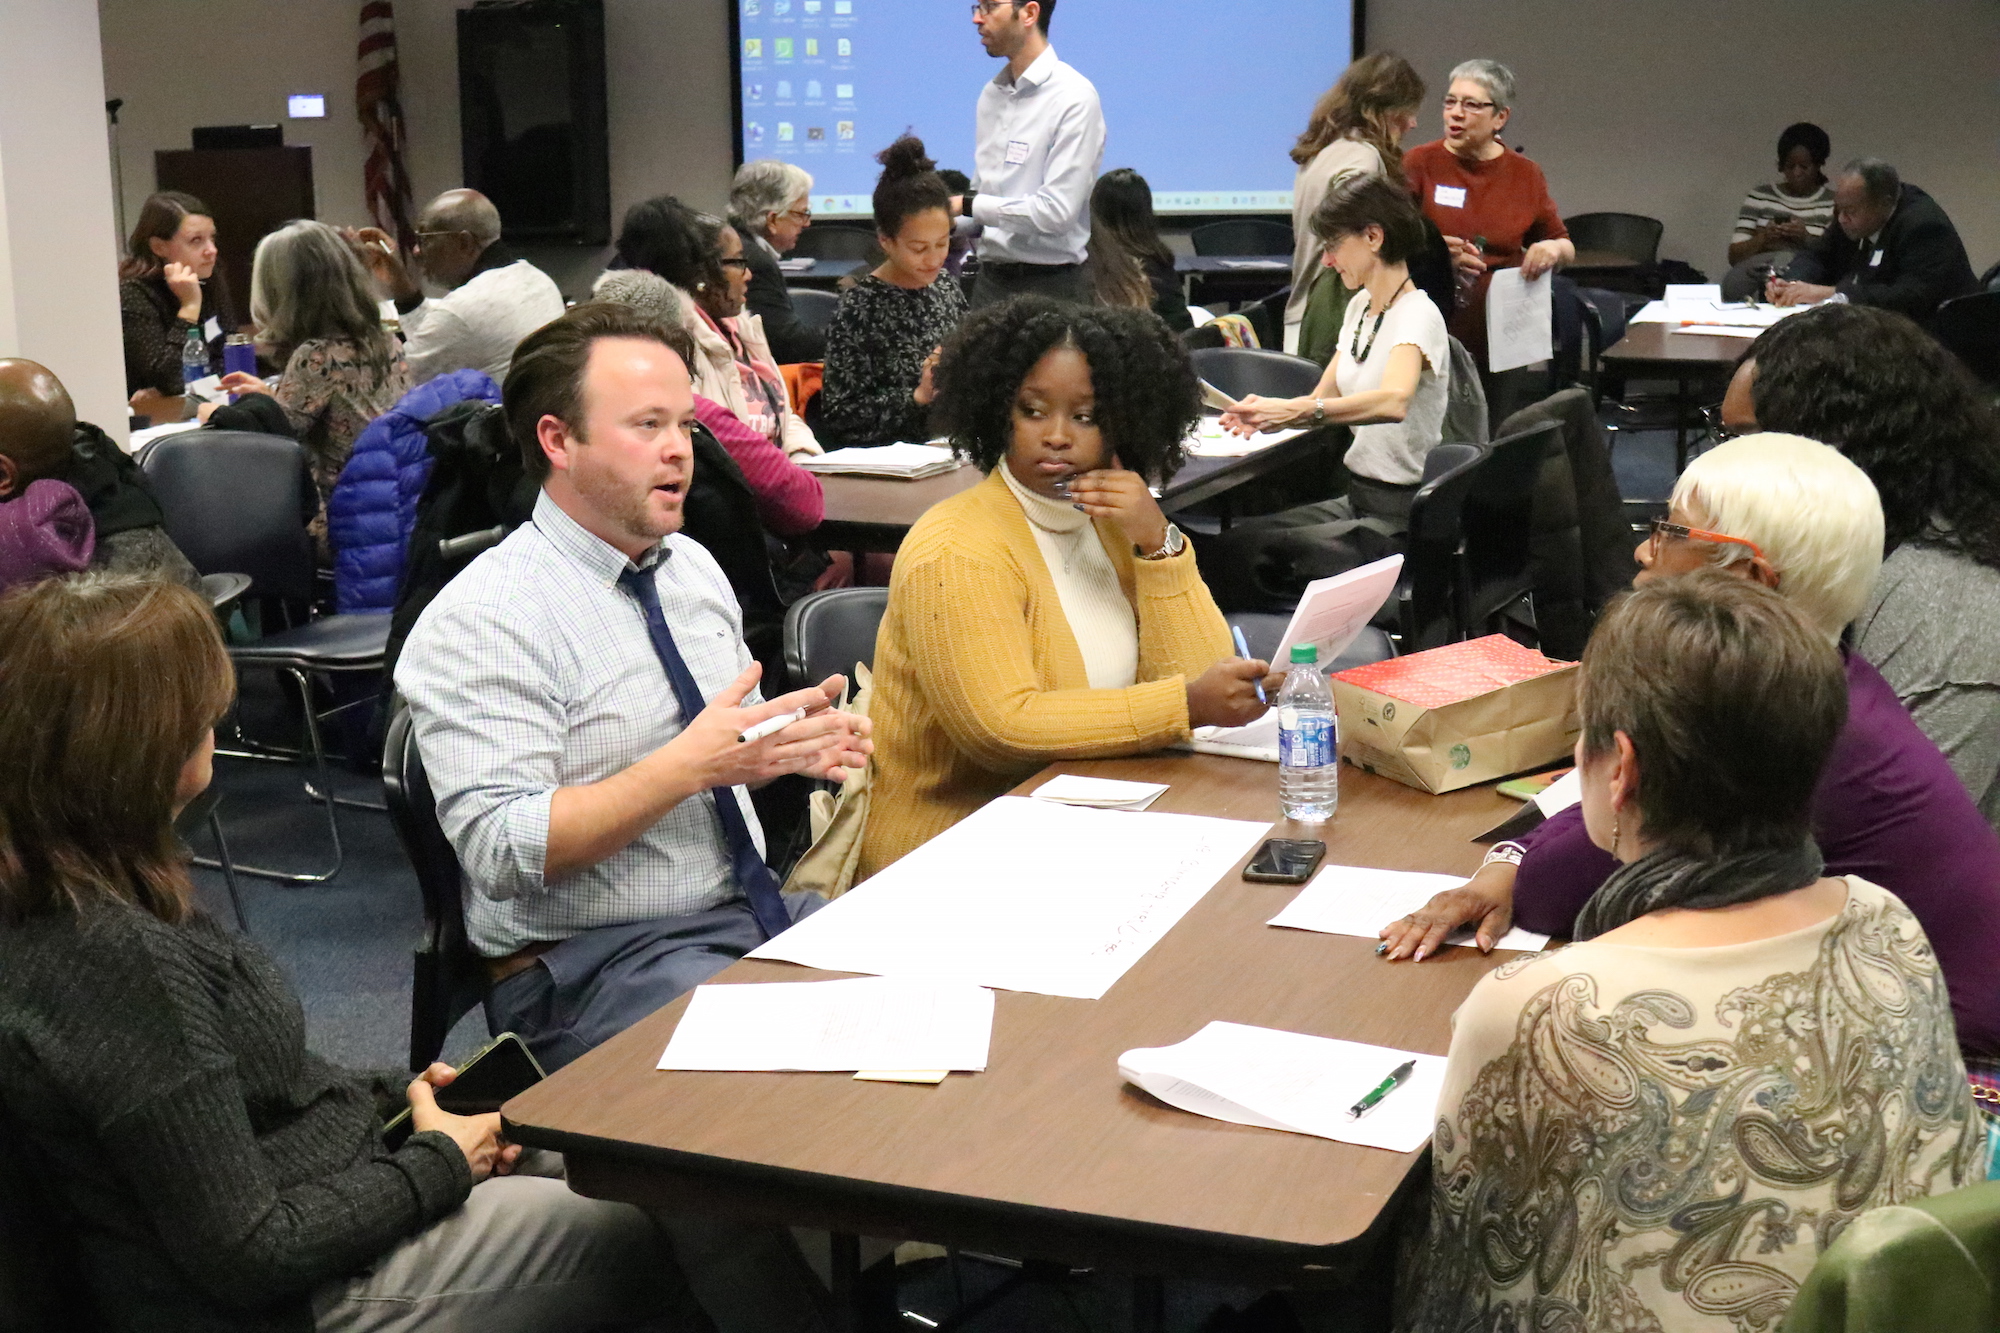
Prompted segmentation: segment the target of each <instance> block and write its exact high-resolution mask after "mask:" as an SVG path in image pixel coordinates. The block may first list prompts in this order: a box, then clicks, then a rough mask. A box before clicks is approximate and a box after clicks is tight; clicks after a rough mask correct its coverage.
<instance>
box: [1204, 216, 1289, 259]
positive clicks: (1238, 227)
mask: <svg viewBox="0 0 2000 1333" xmlns="http://www.w3.org/2000/svg"><path fill="white" fill-rule="evenodd" d="M1188 241H1189V243H1190V244H1192V245H1193V246H1194V252H1195V253H1196V254H1198V255H1288V254H1290V253H1291V252H1292V227H1291V224H1290V223H1289V222H1272V221H1270V220H1269V219H1267V218H1229V219H1228V220H1226V221H1223V222H1211V223H1208V224H1207V225H1205V226H1200V227H1196V228H1194V229H1193V230H1192V231H1190V232H1189V233H1188Z"/></svg>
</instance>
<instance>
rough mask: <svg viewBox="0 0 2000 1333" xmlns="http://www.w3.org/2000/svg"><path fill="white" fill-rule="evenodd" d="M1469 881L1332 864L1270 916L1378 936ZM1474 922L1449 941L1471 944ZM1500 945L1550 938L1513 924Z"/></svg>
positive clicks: (1300, 926) (1529, 946)
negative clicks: (1396, 922)
mask: <svg viewBox="0 0 2000 1333" xmlns="http://www.w3.org/2000/svg"><path fill="white" fill-rule="evenodd" d="M1464 883H1465V876H1463V875H1426V874H1419V873H1417V872H1415V871H1409V870H1376V869H1374V868H1372V867H1370V866H1328V867H1326V868H1325V869H1324V870H1322V871H1320V872H1319V874H1317V875H1315V876H1314V877H1313V881H1312V883H1310V884H1308V885H1306V886H1305V887H1304V888H1303V889H1300V890H1299V892H1298V895H1297V896H1296V897H1294V898H1293V899H1292V900H1291V902H1289V903H1287V904H1286V905H1285V910H1284V911H1282V912H1280V913H1278V914H1277V915H1276V916H1274V917H1272V918H1271V921H1270V924H1272V925H1274V926H1284V927H1287V928H1289V929H1291V930H1312V931H1318V932H1319V933H1320V934H1322V935H1355V936H1359V937H1360V938H1362V939H1365V940H1372V939H1375V938H1377V937H1378V935H1379V933H1380V931H1381V929H1382V927H1384V926H1386V925H1388V924H1389V923H1390V922H1391V921H1394V920H1396V919H1397V918H1399V917H1405V916H1408V915H1409V914H1410V913H1412V912H1414V911H1416V910H1417V909H1419V908H1421V907H1422V906H1423V905H1424V904H1425V903H1427V902H1429V901H1430V900H1431V899H1432V898H1433V897H1434V896H1436V895H1437V894H1440V893H1442V892H1444V891H1445V890H1446V889H1456V888H1458V887H1460V886H1461V885H1463V884H1464ZM1476 933H1477V931H1476V928H1475V927H1466V928H1465V929H1462V930H1459V931H1457V932H1455V933H1454V934H1453V935H1452V936H1451V937H1450V938H1449V939H1447V940H1446V941H1445V942H1446V943H1447V944H1470V943H1471V942H1472V940H1473V937H1474V935H1475V934H1476ZM1493 947H1494V948H1496V949H1521V950H1524V951H1526V952H1529V953H1534V952H1537V951H1539V950H1542V949H1546V948H1548V947H1549V937H1548V936H1546V935H1537V934H1536V933H1535V932H1534V931H1532V930H1522V929H1521V928H1520V927H1519V926H1516V927H1514V928H1513V929H1512V930H1510V931H1508V932H1507V933H1506V934H1505V935H1502V936H1501V937H1500V938H1499V940H1497V941H1496V942H1495V943H1494V946H1493Z"/></svg>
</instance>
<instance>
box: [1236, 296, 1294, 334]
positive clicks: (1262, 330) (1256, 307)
mask: <svg viewBox="0 0 2000 1333" xmlns="http://www.w3.org/2000/svg"><path fill="white" fill-rule="evenodd" d="M1291 299H1292V285H1291V284H1290V283H1289V282H1288V283H1286V284H1285V285H1284V286H1282V287H1280V288H1279V289H1278V290H1277V291H1275V292H1272V293H1271V294H1270V295H1269V296H1267V297H1265V298H1263V299H1262V300H1261V301H1252V302H1251V303H1250V304H1249V305H1246V306H1243V307H1242V308H1241V309H1239V310H1238V311H1237V312H1236V313H1237V314H1239V315H1242V316H1244V317H1245V318H1247V319H1248V320H1249V321H1250V327H1251V328H1253V329H1255V330H1256V331H1257V343H1258V346H1260V347H1268V348H1270V349H1272V350H1273V351H1282V350H1283V349H1284V346H1285V306H1286V305H1287V304H1289V303H1290V302H1291Z"/></svg>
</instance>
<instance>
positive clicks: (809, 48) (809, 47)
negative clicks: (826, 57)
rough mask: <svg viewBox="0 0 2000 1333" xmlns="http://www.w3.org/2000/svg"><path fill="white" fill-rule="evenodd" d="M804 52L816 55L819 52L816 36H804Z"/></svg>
mask: <svg viewBox="0 0 2000 1333" xmlns="http://www.w3.org/2000/svg"><path fill="white" fill-rule="evenodd" d="M806 54H807V55H809V56H816V55H818V54H819V38H817V37H808V38H806Z"/></svg>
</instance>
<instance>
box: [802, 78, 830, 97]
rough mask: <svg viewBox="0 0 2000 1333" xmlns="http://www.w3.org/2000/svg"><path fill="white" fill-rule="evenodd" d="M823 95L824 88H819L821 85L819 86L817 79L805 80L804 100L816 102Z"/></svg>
mask: <svg viewBox="0 0 2000 1333" xmlns="http://www.w3.org/2000/svg"><path fill="white" fill-rule="evenodd" d="M825 95H826V94H825V92H824V90H823V89H821V87H820V86H819V80H818V79H807V80H806V100H807V101H808V102H817V101H819V99H820V98H821V97H823V96H825Z"/></svg>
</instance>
